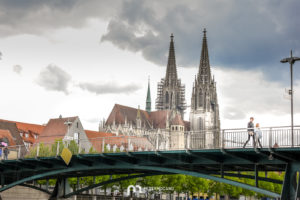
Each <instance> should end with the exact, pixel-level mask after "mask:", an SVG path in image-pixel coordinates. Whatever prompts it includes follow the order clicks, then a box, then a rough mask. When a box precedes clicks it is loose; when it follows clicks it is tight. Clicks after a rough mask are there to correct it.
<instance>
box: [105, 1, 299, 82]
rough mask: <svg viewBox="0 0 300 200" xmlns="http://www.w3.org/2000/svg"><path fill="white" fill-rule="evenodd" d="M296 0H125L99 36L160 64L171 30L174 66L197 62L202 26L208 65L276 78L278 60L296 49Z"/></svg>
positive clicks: (280, 66) (297, 30)
mask: <svg viewBox="0 0 300 200" xmlns="http://www.w3.org/2000/svg"><path fill="white" fill-rule="evenodd" d="M299 9H300V2H299V1H296V0H290V1H279V0H276V1H263V2H258V1H237V0H230V1H187V2H185V3H184V4H183V3H180V2H176V1H172V3H170V1H168V2H166V1H163V2H161V1H160V2H159V3H158V2H153V1H138V0H133V1H126V2H124V3H123V5H122V7H121V10H120V12H119V15H118V16H116V17H115V18H114V19H112V20H111V21H110V23H109V26H108V29H107V33H106V34H105V35H104V36H103V37H102V41H110V42H112V43H113V44H114V45H116V46H118V47H120V48H123V49H128V50H131V51H135V52H136V51H141V52H142V54H143V56H144V57H145V58H146V59H148V60H150V61H152V62H155V63H157V64H160V65H165V64H166V60H167V54H166V53H167V51H168V43H169V37H168V36H169V35H170V33H172V32H173V33H174V34H175V48H176V58H177V63H178V65H179V66H182V67H190V66H193V67H195V66H197V65H198V64H199V55H200V49H201V42H202V41H201V40H202V30H203V28H204V27H206V28H207V30H208V33H207V34H208V45H209V53H210V58H211V64H212V65H222V66H226V67H231V68H240V69H241V68H244V69H249V68H252V69H253V68H262V69H263V70H264V72H267V74H268V78H271V79H278V78H282V77H281V75H282V73H281V72H282V71H283V70H284V69H283V68H284V67H282V65H281V64H280V63H279V60H280V59H281V58H282V57H283V56H287V55H288V53H289V50H290V49H291V48H292V49H296V50H297V53H298V54H300V50H299V49H300V39H299V36H298V35H299V33H300V21H299V20H298V19H299V18H300V12H298V10H299Z"/></svg>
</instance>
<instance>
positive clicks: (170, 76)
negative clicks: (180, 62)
mask: <svg viewBox="0 0 300 200" xmlns="http://www.w3.org/2000/svg"><path fill="white" fill-rule="evenodd" d="M170 37H171V41H170V48H169V57H168V65H167V71H166V78H165V81H166V84H167V85H173V84H176V82H177V69H176V59H175V48H174V41H173V38H174V36H173V33H172V34H171V36H170Z"/></svg>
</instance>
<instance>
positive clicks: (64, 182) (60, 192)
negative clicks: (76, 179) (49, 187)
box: [50, 178, 71, 200]
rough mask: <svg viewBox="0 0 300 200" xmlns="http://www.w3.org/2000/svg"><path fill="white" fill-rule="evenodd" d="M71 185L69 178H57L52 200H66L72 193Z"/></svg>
mask: <svg viewBox="0 0 300 200" xmlns="http://www.w3.org/2000/svg"><path fill="white" fill-rule="evenodd" d="M70 188H71V187H70V185H69V182H68V179H67V178H57V181H56V184H55V188H54V190H53V192H52V194H51V196H50V200H54V199H59V198H64V197H65V196H66V195H67V194H68V193H70V192H71V189H70Z"/></svg>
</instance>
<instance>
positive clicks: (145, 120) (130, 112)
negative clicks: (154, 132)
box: [106, 104, 151, 128]
mask: <svg viewBox="0 0 300 200" xmlns="http://www.w3.org/2000/svg"><path fill="white" fill-rule="evenodd" d="M137 113H138V109H136V108H132V107H128V106H123V105H120V104H115V106H114V107H113V109H112V111H111V113H110V115H109V117H108V118H107V120H106V125H110V124H113V122H114V120H115V123H116V124H124V123H125V116H126V117H127V122H128V123H132V124H133V125H136V117H137ZM140 115H141V120H142V125H144V124H145V126H146V127H148V128H150V127H151V123H150V122H149V118H150V117H149V114H148V112H147V111H145V110H140Z"/></svg>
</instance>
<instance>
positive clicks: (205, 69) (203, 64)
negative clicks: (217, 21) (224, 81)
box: [198, 28, 211, 83]
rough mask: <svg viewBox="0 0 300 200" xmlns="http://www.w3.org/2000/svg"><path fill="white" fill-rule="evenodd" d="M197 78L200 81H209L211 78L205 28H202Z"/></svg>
mask: <svg viewBox="0 0 300 200" xmlns="http://www.w3.org/2000/svg"><path fill="white" fill-rule="evenodd" d="M198 80H199V82H200V83H210V80H211V75H210V65H209V56H208V48H207V38H206V29H205V28H204V30H203V39H202V50H201V57H200V65H199V72H198Z"/></svg>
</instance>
